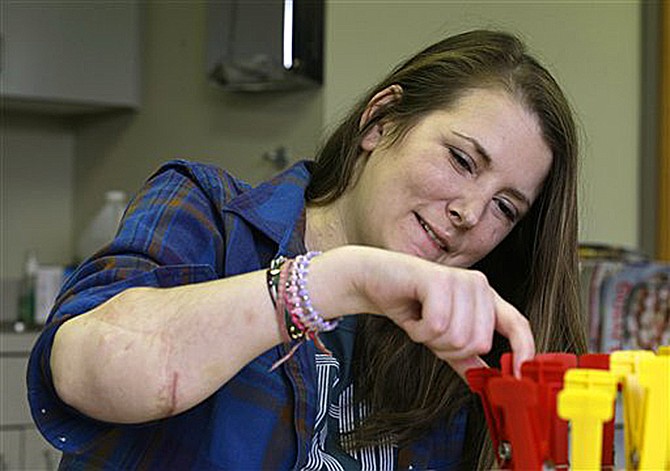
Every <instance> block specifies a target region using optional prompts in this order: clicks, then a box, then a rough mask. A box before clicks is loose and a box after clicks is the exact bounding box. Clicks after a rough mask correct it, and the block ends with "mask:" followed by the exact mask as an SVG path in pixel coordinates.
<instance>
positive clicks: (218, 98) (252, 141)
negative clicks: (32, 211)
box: [74, 2, 323, 236]
mask: <svg viewBox="0 0 670 471" xmlns="http://www.w3.org/2000/svg"><path fill="white" fill-rule="evenodd" d="M141 5H142V7H143V9H144V11H143V14H144V24H143V26H144V29H143V56H144V59H143V68H142V104H141V107H140V110H139V111H138V112H137V113H133V114H128V113H121V114H117V115H113V116H107V117H102V118H100V117H97V118H93V119H87V120H85V121H82V122H81V123H80V126H79V128H78V133H77V148H76V156H77V158H76V171H75V181H76V191H75V201H76V206H75V224H74V233H75V236H76V234H78V233H79V231H80V230H81V229H82V227H84V224H85V223H86V221H88V220H89V218H91V217H92V215H93V214H94V212H95V210H96V208H98V207H99V205H100V204H102V200H103V195H104V192H105V191H106V190H108V189H122V190H126V191H127V192H129V193H133V192H135V191H136V190H137V189H138V188H139V186H140V185H141V184H142V182H143V181H144V179H145V178H147V177H148V176H149V175H150V173H152V172H153V171H154V170H155V169H156V168H157V167H158V166H159V165H160V164H161V163H162V162H165V161H167V160H170V159H173V158H177V157H179V158H188V159H193V160H198V161H204V162H210V163H215V164H217V165H220V166H222V167H224V168H226V169H227V170H229V171H231V172H232V173H234V174H236V175H238V176H240V177H242V178H245V179H247V180H249V181H251V182H258V181H260V180H263V179H265V178H267V177H269V176H270V175H272V174H273V173H274V172H276V170H277V169H276V168H275V167H274V166H273V165H271V164H270V163H268V162H267V161H264V160H263V158H262V155H263V154H264V153H265V152H268V151H272V150H274V149H276V148H277V147H278V146H285V147H286V148H287V151H288V153H289V155H290V157H291V158H292V159H294V160H295V159H298V158H306V157H310V156H311V155H313V153H314V149H315V147H316V143H317V142H318V139H319V135H320V131H321V122H322V114H323V112H322V101H321V96H322V91H321V89H318V88H317V89H314V90H308V91H297V92H290V93H286V92H278V93H263V94H232V93H229V92H224V91H223V90H221V89H219V88H217V87H216V86H214V85H213V84H211V83H209V82H208V81H207V78H206V66H205V58H206V56H205V51H206V49H205V46H206V43H205V39H206V29H205V27H206V13H207V12H206V4H205V3H204V2H144V3H142V4H141Z"/></svg>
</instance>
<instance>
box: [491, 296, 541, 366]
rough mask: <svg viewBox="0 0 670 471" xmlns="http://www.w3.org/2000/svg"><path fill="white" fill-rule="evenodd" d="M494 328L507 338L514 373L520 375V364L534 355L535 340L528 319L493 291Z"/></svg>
mask: <svg viewBox="0 0 670 471" xmlns="http://www.w3.org/2000/svg"><path fill="white" fill-rule="evenodd" d="M494 294H495V305H496V326H495V329H496V331H498V332H499V333H501V334H502V335H504V336H505V337H507V339H508V340H509V343H510V346H511V347H512V352H513V353H514V366H513V368H514V375H515V376H516V377H520V376H521V364H522V363H523V362H524V361H526V360H530V359H531V358H533V356H535V340H534V339H533V332H532V331H531V329H530V324H529V322H528V319H526V318H525V317H524V316H522V315H521V313H519V311H517V310H516V308H515V307H514V306H512V305H511V304H510V303H508V302H507V301H505V300H504V299H503V298H501V297H500V295H498V293H495V292H494Z"/></svg>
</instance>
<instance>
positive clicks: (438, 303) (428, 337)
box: [310, 246, 535, 376]
mask: <svg viewBox="0 0 670 471" xmlns="http://www.w3.org/2000/svg"><path fill="white" fill-rule="evenodd" d="M327 267H331V268H327ZM321 269H328V270H330V277H329V279H328V278H326V280H327V281H326V283H327V285H330V286H332V287H333V288H336V287H338V286H343V285H342V283H344V286H347V284H348V288H347V290H346V293H347V294H346V295H342V293H341V292H340V293H339V294H337V293H338V291H339V290H338V289H334V290H328V287H327V286H325V287H323V288H325V291H323V290H322V286H313V287H312V288H310V293H311V295H312V298H313V301H314V302H315V304H316V305H317V306H338V305H339V308H335V309H334V310H335V311H337V312H333V311H334V310H333V309H329V308H327V309H324V315H325V316H326V317H335V316H338V315H343V314H351V313H371V314H381V315H384V316H386V317H388V318H389V319H391V320H392V321H393V322H395V323H396V324H397V325H398V326H399V327H400V328H402V329H403V330H404V331H405V332H407V335H408V336H409V337H410V338H411V339H412V340H413V341H415V342H418V343H422V344H424V345H426V346H427V347H428V348H429V349H430V350H432V351H433V352H434V353H435V355H436V356H438V357H439V358H441V359H442V360H444V361H446V362H447V363H449V364H450V365H451V366H452V367H453V368H454V370H455V371H456V372H457V373H459V374H460V375H461V376H464V375H465V371H466V370H467V369H469V368H473V367H479V366H486V364H485V363H484V361H483V360H482V359H481V358H480V355H482V354H485V353H487V352H488V351H489V350H490V349H491V346H492V342H493V334H494V332H495V331H497V332H499V333H500V334H502V335H504V336H505V337H507V339H508V340H509V342H510V345H511V347H512V351H513V352H514V372H515V374H516V375H519V373H520V368H521V363H522V362H524V361H526V360H528V359H530V358H531V357H532V356H533V355H534V354H535V344H534V341H533V335H532V332H531V330H530V326H529V323H528V320H527V319H526V318H525V317H523V316H522V315H521V314H520V313H519V311H517V310H516V309H515V308H514V307H513V306H512V305H511V304H509V303H508V302H506V301H505V300H503V299H502V298H501V297H500V296H499V295H498V293H496V292H495V290H494V289H493V288H491V286H489V283H488V280H487V279H486V276H485V275H484V274H482V273H481V272H478V271H474V270H467V269H461V268H452V267H445V266H442V265H439V264H436V263H433V262H429V261H426V260H422V259H420V258H417V257H413V256H410V255H406V254H401V253H396V252H391V251H387V250H381V249H374V248H369V247H356V246H347V247H342V248H338V249H335V250H332V251H329V252H326V253H324V254H323V255H322V256H320V257H317V258H316V259H314V262H313V268H312V270H313V271H315V273H314V275H316V276H315V277H313V278H312V277H310V286H312V285H313V284H315V283H322V281H319V280H323V279H324V278H320V277H321V276H323V272H320V270H321ZM326 276H328V275H326ZM317 277H318V278H317ZM347 278H348V279H347ZM328 291H330V293H329V292H328ZM333 297H336V299H333Z"/></svg>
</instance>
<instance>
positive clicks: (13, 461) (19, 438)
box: [0, 332, 60, 470]
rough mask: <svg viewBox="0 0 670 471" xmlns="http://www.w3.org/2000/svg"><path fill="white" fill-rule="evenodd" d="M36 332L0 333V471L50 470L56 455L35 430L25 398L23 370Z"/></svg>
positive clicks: (54, 450) (24, 375)
mask: <svg viewBox="0 0 670 471" xmlns="http://www.w3.org/2000/svg"><path fill="white" fill-rule="evenodd" d="M36 339H37V334H36V333H26V334H15V333H11V332H0V375H1V377H2V381H0V398H2V400H1V401H0V407H1V408H0V470H5V469H7V470H27V469H30V470H54V469H56V468H57V466H58V461H59V460H60V452H58V451H57V450H56V449H55V448H53V447H52V446H51V445H49V444H48V443H47V442H46V441H45V440H44V438H42V436H41V435H40V433H39V432H38V431H37V429H36V428H35V425H34V424H33V422H32V419H31V417H30V410H29V408H28V401H27V398H26V367H27V365H28V356H29V355H30V349H31V348H32V345H33V343H34V342H35V340H36Z"/></svg>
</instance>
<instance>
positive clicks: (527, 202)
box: [451, 130, 530, 208]
mask: <svg viewBox="0 0 670 471" xmlns="http://www.w3.org/2000/svg"><path fill="white" fill-rule="evenodd" d="M451 132H453V133H454V134H455V135H456V136H458V137H460V138H461V139H465V140H466V141H468V142H469V143H470V144H472V145H473V146H474V148H475V150H476V151H477V153H478V154H480V155H481V156H482V159H484V165H486V166H487V167H488V166H490V165H491V155H490V154H489V153H488V151H487V150H486V149H484V146H482V145H481V144H480V143H479V141H478V140H477V139H475V138H474V137H471V136H468V135H467V134H463V133H462V132H458V131H453V130H452V131H451ZM507 192H508V193H509V194H511V195H512V196H513V197H514V198H516V199H518V200H519V201H521V202H522V203H523V204H525V205H526V207H527V208H530V199H529V198H528V197H527V196H526V195H524V194H523V193H521V191H519V190H517V189H516V188H508V189H507Z"/></svg>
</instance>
